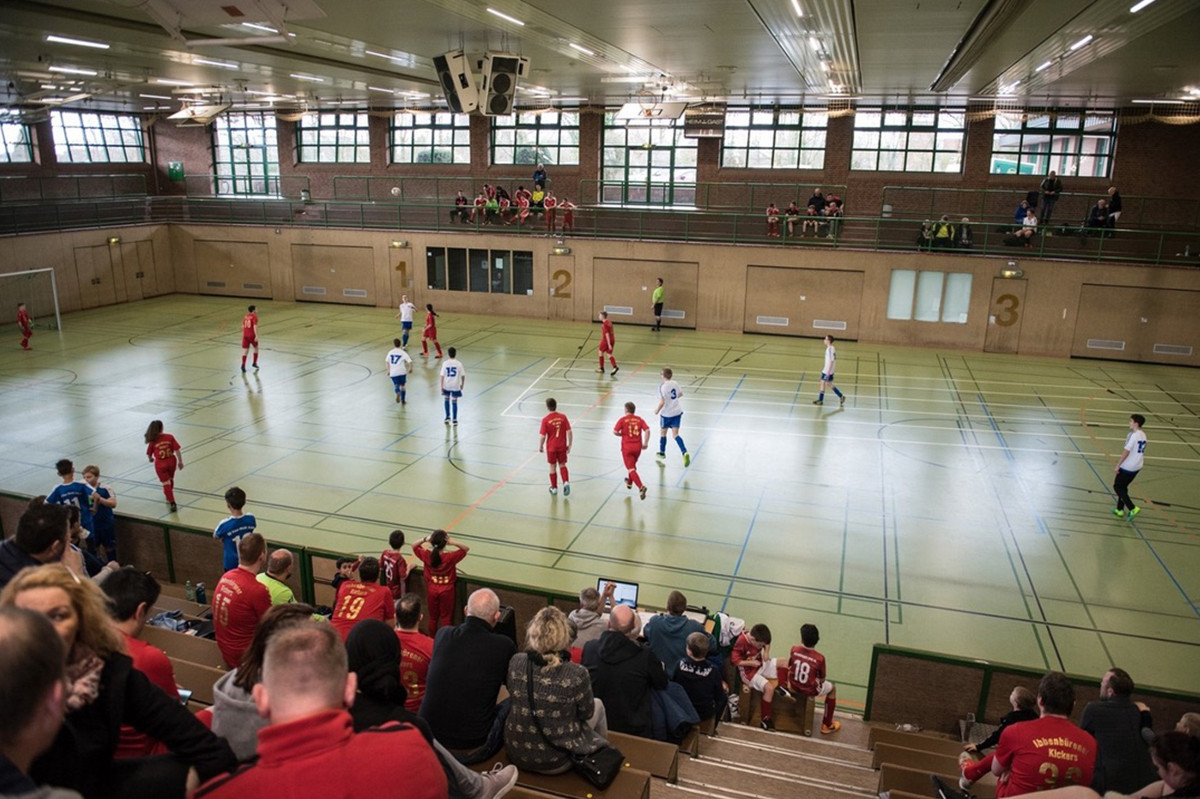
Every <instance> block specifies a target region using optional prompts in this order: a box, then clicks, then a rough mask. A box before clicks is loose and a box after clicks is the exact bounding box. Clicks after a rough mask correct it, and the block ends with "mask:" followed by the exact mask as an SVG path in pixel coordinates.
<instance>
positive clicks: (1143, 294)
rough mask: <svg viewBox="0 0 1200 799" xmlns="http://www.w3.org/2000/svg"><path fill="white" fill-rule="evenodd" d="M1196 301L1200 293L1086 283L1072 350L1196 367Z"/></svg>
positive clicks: (1199, 337)
mask: <svg viewBox="0 0 1200 799" xmlns="http://www.w3.org/2000/svg"><path fill="white" fill-rule="evenodd" d="M1197 302H1200V292H1198V291H1186V290H1179V289H1157V288H1143V287H1136V286H1099V285H1095V284H1084V286H1083V290H1082V291H1081V292H1080V297H1079V312H1078V323H1077V324H1076V327H1075V340H1074V343H1073V345H1072V347H1071V354H1072V355H1074V356H1076V357H1085V358H1108V359H1112V360H1120V361H1141V362H1145V363H1169V364H1183V365H1188V366H1197V365H1200V331H1198V330H1197V327H1196V323H1195V308H1196V303H1197Z"/></svg>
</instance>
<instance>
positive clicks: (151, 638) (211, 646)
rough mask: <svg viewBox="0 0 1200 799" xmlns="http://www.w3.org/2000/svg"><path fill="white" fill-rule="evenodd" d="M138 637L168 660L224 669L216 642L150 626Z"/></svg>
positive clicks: (223, 660) (223, 662)
mask: <svg viewBox="0 0 1200 799" xmlns="http://www.w3.org/2000/svg"><path fill="white" fill-rule="evenodd" d="M140 637H141V639H142V640H143V641H145V642H146V643H148V644H150V645H151V646H156V647H158V648H159V649H161V650H162V651H163V652H166V653H167V657H169V658H172V659H174V658H179V659H180V660H187V661H190V662H192V663H195V664H197V665H200V666H212V667H214V668H218V669H222V670H224V668H225V659H224V658H223V657H221V650H220V649H219V648H218V647H217V642H216V641H210V640H208V639H207V638H197V637H196V636H194V635H187V634H186V633H177V632H175V631H174V630H168V629H166V628H165V627H150V626H147V627H146V628H145V629H144V630H142V634H141V636H140Z"/></svg>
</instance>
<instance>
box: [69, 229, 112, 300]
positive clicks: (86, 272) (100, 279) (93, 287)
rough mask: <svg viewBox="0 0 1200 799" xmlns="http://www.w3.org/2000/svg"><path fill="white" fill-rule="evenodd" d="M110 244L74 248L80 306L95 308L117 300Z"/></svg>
mask: <svg viewBox="0 0 1200 799" xmlns="http://www.w3.org/2000/svg"><path fill="white" fill-rule="evenodd" d="M110 246H111V245H108V244H97V245H93V246H88V247H76V248H75V274H76V276H77V277H78V281H79V305H80V307H81V308H84V309H87V308H97V307H100V306H102V305H115V304H116V302H117V292H116V288H115V286H114V285H113V265H112V254H111V253H110V252H109V249H110Z"/></svg>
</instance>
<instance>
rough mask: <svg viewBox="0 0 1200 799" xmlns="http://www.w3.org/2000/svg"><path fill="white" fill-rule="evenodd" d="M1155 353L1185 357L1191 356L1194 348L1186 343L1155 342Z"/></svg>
mask: <svg viewBox="0 0 1200 799" xmlns="http://www.w3.org/2000/svg"><path fill="white" fill-rule="evenodd" d="M1154 354H1155V355H1183V356H1184V357H1190V356H1191V354H1192V348H1191V347H1188V346H1187V345H1184V344H1155V345H1154Z"/></svg>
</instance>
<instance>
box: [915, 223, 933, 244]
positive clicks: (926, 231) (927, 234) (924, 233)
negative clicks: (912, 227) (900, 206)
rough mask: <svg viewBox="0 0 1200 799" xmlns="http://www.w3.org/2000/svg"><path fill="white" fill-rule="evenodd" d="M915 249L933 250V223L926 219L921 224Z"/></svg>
mask: <svg viewBox="0 0 1200 799" xmlns="http://www.w3.org/2000/svg"><path fill="white" fill-rule="evenodd" d="M917 249H918V250H931V249H933V223H932V222H930V221H929V220H928V219H926V220H925V221H924V222H922V223H921V230H920V232H918V233H917Z"/></svg>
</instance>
